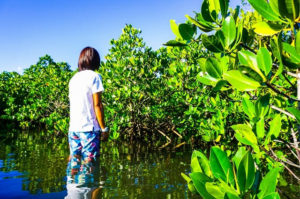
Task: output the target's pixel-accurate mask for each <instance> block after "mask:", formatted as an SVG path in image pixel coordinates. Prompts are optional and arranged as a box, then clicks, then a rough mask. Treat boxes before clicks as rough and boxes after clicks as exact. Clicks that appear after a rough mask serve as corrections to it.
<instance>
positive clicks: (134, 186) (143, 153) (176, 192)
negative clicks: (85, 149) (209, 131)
mask: <svg viewBox="0 0 300 199" xmlns="http://www.w3.org/2000/svg"><path fill="white" fill-rule="evenodd" d="M185 151H186V152H185ZM68 155H69V151H68V143H67V139H61V138H60V139H52V140H50V141H47V140H45V139H43V136H42V135H41V134H39V135H38V134H24V133H23V134H22V133H21V132H20V133H19V136H18V137H17V138H9V137H5V138H1V147H0V198H33V199H35V198H64V197H66V196H67V195H69V196H73V197H77V198H80V197H83V195H90V196H93V197H95V198H168V199H170V198H174V199H177V198H178V199H179V198H180V199H181V198H195V196H191V194H190V193H189V191H188V189H187V186H186V183H185V181H184V180H183V179H182V177H181V175H180V173H181V172H185V173H187V172H188V171H189V163H190V156H191V150H190V149H188V150H184V149H183V148H182V149H180V150H179V151H176V152H175V151H173V152H170V151H155V150H152V148H151V147H150V146H147V145H145V144H132V145H128V144H126V143H121V142H119V143H114V142H110V143H102V144H101V156H100V158H99V160H98V161H97V162H96V163H93V164H92V165H84V164H83V165H82V166H81V167H80V168H79V169H78V170H77V171H75V172H74V170H70V169H69V170H67V165H68ZM67 173H68V176H67Z"/></svg>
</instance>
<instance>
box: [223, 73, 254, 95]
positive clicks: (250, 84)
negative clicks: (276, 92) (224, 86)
mask: <svg viewBox="0 0 300 199" xmlns="http://www.w3.org/2000/svg"><path fill="white" fill-rule="evenodd" d="M223 77H224V79H225V80H227V81H228V82H229V83H230V84H231V85H232V86H233V87H234V88H236V89H237V90H239V91H251V90H255V89H257V88H258V87H260V83H259V82H257V81H255V80H253V79H251V78H249V77H247V76H246V75H244V74H243V73H242V72H241V71H238V70H231V71H228V72H226V73H224V75H223Z"/></svg>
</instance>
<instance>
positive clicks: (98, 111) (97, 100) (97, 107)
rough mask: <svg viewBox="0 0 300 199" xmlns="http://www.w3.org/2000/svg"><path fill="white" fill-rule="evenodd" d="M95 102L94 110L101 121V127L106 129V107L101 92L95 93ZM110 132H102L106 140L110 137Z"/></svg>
mask: <svg viewBox="0 0 300 199" xmlns="http://www.w3.org/2000/svg"><path fill="white" fill-rule="evenodd" d="M93 103H94V111H95V114H96V117H97V120H98V122H99V125H100V127H101V129H105V127H106V126H105V122H104V108H103V104H102V98H101V92H98V93H94V94H93ZM108 136H109V133H108V132H102V138H103V140H104V141H106V140H107V139H108Z"/></svg>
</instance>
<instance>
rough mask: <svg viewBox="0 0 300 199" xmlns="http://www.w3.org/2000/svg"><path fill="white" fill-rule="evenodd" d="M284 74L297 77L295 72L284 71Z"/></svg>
mask: <svg viewBox="0 0 300 199" xmlns="http://www.w3.org/2000/svg"><path fill="white" fill-rule="evenodd" d="M286 74H288V75H289V76H292V77H295V78H297V79H298V78H299V77H298V75H297V74H296V73H291V72H286Z"/></svg>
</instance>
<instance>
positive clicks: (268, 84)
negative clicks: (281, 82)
mask: <svg viewBox="0 0 300 199" xmlns="http://www.w3.org/2000/svg"><path fill="white" fill-rule="evenodd" d="M266 85H267V87H269V88H270V89H272V90H273V91H274V92H275V93H277V94H279V95H282V96H284V97H286V98H288V99H290V100H293V101H297V102H299V101H300V100H298V99H295V98H292V97H290V96H288V95H287V94H285V93H283V92H281V91H280V90H278V89H277V88H275V87H274V86H273V85H271V84H270V83H269V82H266Z"/></svg>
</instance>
